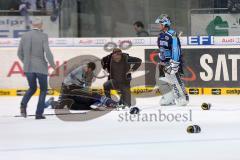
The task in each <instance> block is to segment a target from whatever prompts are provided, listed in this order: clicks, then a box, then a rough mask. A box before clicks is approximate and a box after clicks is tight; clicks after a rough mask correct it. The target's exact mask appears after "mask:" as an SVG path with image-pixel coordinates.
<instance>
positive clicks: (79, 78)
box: [45, 62, 118, 110]
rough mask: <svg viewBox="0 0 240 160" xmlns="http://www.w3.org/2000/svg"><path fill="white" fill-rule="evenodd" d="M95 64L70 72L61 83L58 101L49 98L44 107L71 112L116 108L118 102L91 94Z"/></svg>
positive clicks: (90, 63)
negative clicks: (66, 109) (69, 110)
mask: <svg viewBox="0 0 240 160" xmlns="http://www.w3.org/2000/svg"><path fill="white" fill-rule="evenodd" d="M95 68H96V65H95V63H93V62H89V63H88V64H87V65H83V66H79V67H78V68H76V69H74V70H73V71H71V72H70V73H69V74H68V75H67V76H66V78H65V79H64V81H63V84H62V87H61V91H60V96H59V99H58V101H54V99H53V98H50V99H49V100H48V101H47V102H46V104H45V107H48V106H50V105H51V106H52V108H53V109H63V108H65V107H66V106H67V108H68V109H72V110H90V109H96V110H103V109H106V108H107V107H111V108H116V106H117V105H118V102H116V101H113V100H112V99H111V98H108V97H106V96H101V95H100V94H98V93H94V92H91V89H90V86H91V84H92V80H93V78H94V70H95Z"/></svg>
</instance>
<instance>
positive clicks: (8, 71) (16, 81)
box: [0, 47, 145, 89]
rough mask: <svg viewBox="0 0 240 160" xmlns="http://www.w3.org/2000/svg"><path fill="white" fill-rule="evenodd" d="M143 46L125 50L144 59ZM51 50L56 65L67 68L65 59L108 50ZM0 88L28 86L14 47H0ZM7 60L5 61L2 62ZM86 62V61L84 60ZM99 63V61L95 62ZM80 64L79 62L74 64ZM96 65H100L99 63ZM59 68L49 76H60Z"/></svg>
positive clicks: (99, 84) (98, 81) (99, 82)
mask: <svg viewBox="0 0 240 160" xmlns="http://www.w3.org/2000/svg"><path fill="white" fill-rule="evenodd" d="M144 48H145V47H132V48H131V49H129V50H127V53H129V54H130V55H132V56H137V57H139V58H141V59H142V60H144ZM51 50H52V52H53V55H54V60H55V63H56V65H57V67H59V66H62V65H63V64H64V65H65V66H64V67H65V69H67V67H68V65H67V63H66V62H67V61H69V60H70V59H72V58H76V57H78V56H83V55H85V56H89V57H91V56H92V57H97V58H99V60H100V59H101V58H102V57H104V56H106V55H108V54H109V52H106V51H105V50H104V49H103V47H51ZM0 57H1V63H0V82H1V83H0V89H16V88H18V89H22V88H23V89H26V88H28V85H27V81H26V78H25V77H24V72H23V64H22V63H21V61H20V60H19V59H18V57H17V48H16V47H10V48H7V47H3V48H0ZM3 62H7V63H3ZM86 63H87V61H86ZM97 63H99V64H100V61H99V62H97ZM75 65H80V64H75ZM98 67H101V66H100V65H99V66H98ZM52 72H53V69H52V68H51V67H49V75H51V73H52ZM60 74H61V70H59V71H57V72H56V74H55V75H51V76H55V77H56V76H60ZM106 80H107V78H103V79H96V81H95V82H94V83H93V87H97V88H101V87H102V84H103V83H104V82H105V81H106Z"/></svg>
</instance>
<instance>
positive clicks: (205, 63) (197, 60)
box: [0, 36, 240, 96]
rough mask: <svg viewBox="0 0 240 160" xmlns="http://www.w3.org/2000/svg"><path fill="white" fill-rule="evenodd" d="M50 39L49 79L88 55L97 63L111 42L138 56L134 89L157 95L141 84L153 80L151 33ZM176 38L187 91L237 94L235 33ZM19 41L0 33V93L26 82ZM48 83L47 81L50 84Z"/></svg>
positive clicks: (21, 88)
mask: <svg viewBox="0 0 240 160" xmlns="http://www.w3.org/2000/svg"><path fill="white" fill-rule="evenodd" d="M49 43H50V46H51V50H52V52H53V55H54V58H55V62H56V64H57V66H58V68H59V70H57V71H55V72H54V73H53V69H52V68H51V67H49V75H51V76H50V77H51V78H50V81H51V79H53V81H54V82H55V80H56V81H60V82H61V81H62V79H63V77H64V75H65V74H66V73H65V72H64V71H63V70H61V68H64V69H66V70H70V68H71V67H69V66H73V65H80V64H84V63H86V62H87V61H89V60H94V61H95V62H97V66H98V68H99V69H100V68H101V66H100V59H101V58H102V57H104V56H106V55H108V54H109V53H110V52H109V50H110V49H111V47H112V46H114V47H120V48H122V49H123V51H124V52H127V53H129V54H130V55H131V56H136V57H139V58H141V59H142V60H143V64H142V66H141V67H140V69H139V71H138V72H137V73H134V74H133V80H132V86H133V89H132V92H133V94H135V95H141V94H143V93H144V94H145V93H149V94H155V95H159V92H158V91H157V90H153V91H152V87H142V86H157V85H156V83H157V76H156V75H157V74H158V68H157V66H156V63H157V46H156V37H149V38H130V37H125V38H51V39H49ZM181 43H182V48H183V54H184V61H185V75H184V77H183V78H182V79H183V81H184V82H185V84H186V86H187V88H188V92H189V93H190V94H194V95H202V94H207V95H210V94H212V95H239V94H240V76H239V73H238V66H239V64H238V63H239V60H240V51H239V48H240V46H239V44H240V38H239V37H237V36H235V37H212V36H204V37H197V36H196V37H181ZM18 44H19V39H0V57H1V63H0V68H1V69H0V82H1V83H0V96H17V95H19V96H20V95H22V94H24V92H25V90H26V89H27V87H28V85H27V82H26V78H25V77H24V73H23V66H22V63H21V62H20V61H19V59H18V58H17V46H18ZM76 59H77V60H79V59H80V60H81V62H80V64H78V63H76V62H79V61H74V60H76ZM69 62H71V63H75V64H70V63H69ZM69 64H70V65H69ZM99 72H100V70H99ZM99 74H100V73H99ZM106 80H107V78H103V79H96V80H95V81H94V83H93V88H95V89H101V88H102V85H103V83H104V82H105V81H106ZM51 86H52V84H50V88H52V87H51ZM58 86H59V85H58ZM101 92H102V91H101V90H100V93H101ZM36 94H38V92H37V93H36ZM49 95H58V92H57V91H53V90H51V89H50V90H49Z"/></svg>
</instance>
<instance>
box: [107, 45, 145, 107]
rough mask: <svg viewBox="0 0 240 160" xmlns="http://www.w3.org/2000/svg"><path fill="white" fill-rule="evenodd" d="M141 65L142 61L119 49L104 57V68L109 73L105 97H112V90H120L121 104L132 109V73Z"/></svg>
mask: <svg viewBox="0 0 240 160" xmlns="http://www.w3.org/2000/svg"><path fill="white" fill-rule="evenodd" d="M141 63H142V60H141V59H139V58H137V57H132V56H129V55H128V54H127V53H123V52H122V51H121V49H119V48H115V49H113V52H112V53H111V54H110V55H108V56H106V57H103V59H102V67H103V69H104V70H106V71H107V72H108V73H109V77H108V81H107V82H105V83H104V85H103V87H104V92H105V95H106V96H107V97H110V90H111V89H116V90H119V91H120V93H121V99H120V104H123V105H125V106H129V107H130V106H131V91H130V82H131V80H132V76H131V73H132V72H134V71H136V70H137V69H138V68H139V67H140V65H141Z"/></svg>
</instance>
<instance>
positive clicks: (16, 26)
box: [0, 16, 59, 38]
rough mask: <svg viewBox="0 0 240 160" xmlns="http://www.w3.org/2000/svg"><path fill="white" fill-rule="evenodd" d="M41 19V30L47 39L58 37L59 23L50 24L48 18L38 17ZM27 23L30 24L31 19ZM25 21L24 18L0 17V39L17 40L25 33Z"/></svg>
mask: <svg viewBox="0 0 240 160" xmlns="http://www.w3.org/2000/svg"><path fill="white" fill-rule="evenodd" d="M38 17H41V18H42V19H43V24H44V25H43V30H44V32H46V33H47V34H48V35H49V37H59V23H58V21H55V22H52V21H51V20H50V16H38ZM32 18H33V17H32V16H30V17H29V22H30V24H31V22H32V21H31V19H32ZM27 31H28V30H27V29H26V20H25V17H24V16H1V19H0V38H19V37H21V35H22V34H24V33H25V32H27Z"/></svg>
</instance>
